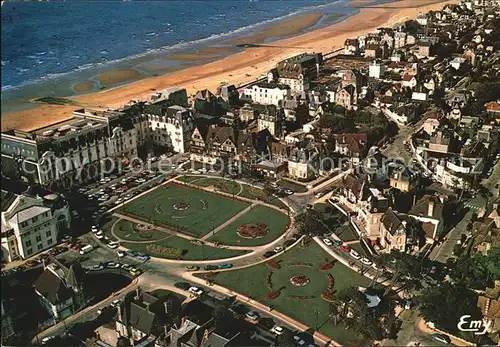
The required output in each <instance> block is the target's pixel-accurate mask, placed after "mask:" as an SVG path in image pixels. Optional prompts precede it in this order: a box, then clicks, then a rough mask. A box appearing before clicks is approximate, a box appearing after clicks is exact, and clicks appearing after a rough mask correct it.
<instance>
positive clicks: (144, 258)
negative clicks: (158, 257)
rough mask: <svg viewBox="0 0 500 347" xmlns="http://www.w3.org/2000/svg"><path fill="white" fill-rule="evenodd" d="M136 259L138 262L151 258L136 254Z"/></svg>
mask: <svg viewBox="0 0 500 347" xmlns="http://www.w3.org/2000/svg"><path fill="white" fill-rule="evenodd" d="M136 258H137V259H139V260H144V261H147V260H149V259H151V257H150V256H149V255H147V254H137V255H136Z"/></svg>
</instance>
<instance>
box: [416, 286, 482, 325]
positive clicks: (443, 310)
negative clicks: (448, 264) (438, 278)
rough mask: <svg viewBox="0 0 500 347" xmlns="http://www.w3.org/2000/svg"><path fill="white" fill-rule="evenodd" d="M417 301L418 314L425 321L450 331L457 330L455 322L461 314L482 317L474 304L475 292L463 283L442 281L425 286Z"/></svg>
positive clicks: (473, 317) (475, 317) (474, 317)
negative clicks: (434, 284)
mask: <svg viewBox="0 0 500 347" xmlns="http://www.w3.org/2000/svg"><path fill="white" fill-rule="evenodd" d="M418 301H419V302H420V314H421V315H422V317H423V318H424V319H425V320H426V321H427V322H432V323H434V324H435V325H436V326H437V327H439V328H440V329H443V330H445V331H449V332H451V333H455V332H457V330H458V328H457V322H459V320H460V317H462V316H463V315H466V314H469V315H471V316H472V317H471V319H474V320H475V319H481V317H482V315H481V312H480V311H479V309H478V308H477V306H476V302H477V294H476V293H475V292H473V291H472V290H470V289H468V288H467V287H465V286H464V285H463V284H452V283H450V282H443V283H441V284H440V285H439V286H437V287H436V286H433V287H429V288H426V289H425V290H424V291H423V293H422V295H421V296H420V297H418Z"/></svg>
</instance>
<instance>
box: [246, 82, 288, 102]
mask: <svg viewBox="0 0 500 347" xmlns="http://www.w3.org/2000/svg"><path fill="white" fill-rule="evenodd" d="M289 95H290V87H289V86H288V85H286V84H279V83H276V82H261V83H258V84H254V85H253V86H251V87H248V88H245V89H244V90H243V95H242V96H241V98H240V99H242V100H244V101H251V102H255V103H258V104H262V105H275V106H278V105H279V104H280V102H281V101H282V100H284V99H286V97H287V96H289Z"/></svg>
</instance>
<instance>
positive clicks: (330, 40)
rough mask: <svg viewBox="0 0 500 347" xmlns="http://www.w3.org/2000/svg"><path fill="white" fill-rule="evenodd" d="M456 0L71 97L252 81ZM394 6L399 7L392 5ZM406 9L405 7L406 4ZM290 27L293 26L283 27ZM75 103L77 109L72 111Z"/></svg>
mask: <svg viewBox="0 0 500 347" xmlns="http://www.w3.org/2000/svg"><path fill="white" fill-rule="evenodd" d="M457 2H458V0H445V1H440V2H434V3H432V4H429V0H402V1H400V2H398V3H395V4H391V5H392V6H393V8H386V7H384V6H385V5H381V6H380V8H377V7H370V8H363V9H361V10H360V13H359V14H357V15H354V16H351V17H349V18H348V19H346V20H345V21H342V22H340V23H337V24H334V25H331V26H329V27H326V28H322V29H318V30H315V31H312V32H309V33H306V34H302V35H299V36H295V37H291V38H288V39H284V40H280V41H277V42H273V47H259V48H248V49H245V50H244V51H243V52H240V53H237V54H234V55H231V56H228V57H226V58H224V59H221V60H218V61H215V62H211V63H209V64H206V65H197V66H193V67H189V68H186V69H184V70H180V71H175V72H172V73H167V74H165V75H163V76H158V77H151V78H144V79H142V80H140V81H136V82H132V83H129V84H126V85H123V86H120V87H116V88H111V89H108V90H104V91H101V92H97V93H91V94H86V95H80V96H75V97H73V98H72V99H74V100H76V101H78V102H81V103H85V104H87V105H89V107H92V106H101V107H110V108H112V107H120V106H122V105H124V104H126V103H127V102H128V101H130V100H132V99H136V100H137V99H142V100H147V99H149V98H150V96H151V90H153V89H155V90H162V89H165V88H169V87H174V86H176V87H184V88H186V89H187V91H188V94H190V95H192V94H194V93H195V92H196V90H200V89H205V88H207V89H210V90H212V91H215V90H216V88H217V86H218V85H219V84H220V82H221V81H224V82H227V83H231V84H235V85H236V86H238V85H240V84H243V83H247V82H250V81H254V80H255V79H256V78H258V77H259V76H260V75H261V74H262V73H264V72H267V71H268V70H270V69H271V68H273V67H274V66H275V65H276V63H277V62H278V61H280V60H283V59H286V58H288V57H290V56H293V55H295V54H298V53H302V52H304V51H315V52H328V51H332V50H334V49H336V48H339V47H341V46H343V44H344V42H345V40H346V39H347V38H351V37H355V36H358V35H362V34H365V33H367V32H370V31H373V30H375V29H377V28H379V27H382V26H386V27H390V26H394V25H395V24H398V23H402V22H404V21H405V20H408V19H412V18H416V17H417V15H418V14H420V13H422V12H427V11H430V10H438V9H441V8H442V6H444V4H447V3H457ZM394 5H396V6H394ZM405 7H406V8H405ZM285 30H290V29H285ZM74 108H75V107H73V109H74ZM71 109H72V108H71V107H68V106H53V105H41V106H38V107H36V108H33V109H30V110H22V111H16V112H9V113H6V114H4V115H3V117H2V118H3V119H2V129H7V128H19V129H23V130H29V129H33V128H38V127H41V126H43V125H45V124H47V123H50V122H56V121H60V120H63V119H65V118H68V117H69V116H70V115H71V112H70V111H71Z"/></svg>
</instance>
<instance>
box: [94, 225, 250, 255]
mask: <svg viewBox="0 0 500 347" xmlns="http://www.w3.org/2000/svg"><path fill="white" fill-rule="evenodd" d="M102 229H103V231H104V233H105V235H106V236H107V237H108V238H109V239H110V240H115V241H116V240H118V241H120V245H121V246H123V247H126V248H128V249H130V250H133V251H137V252H141V253H146V254H149V255H151V256H153V257H158V258H165V259H180V260H215V259H225V258H231V257H235V256H238V255H242V254H245V253H248V252H247V251H239V250H230V249H226V248H219V247H211V246H208V245H205V243H201V242H199V241H196V240H195V241H190V240H188V239H185V238H182V237H178V236H172V235H170V234H168V233H166V232H163V231H159V230H156V229H154V228H153V229H150V228H146V229H145V230H140V229H139V230H138V224H135V223H132V222H129V221H127V220H123V219H118V218H116V217H112V218H110V219H109V220H108V221H106V222H105V223H104V224H103V225H102Z"/></svg>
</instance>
